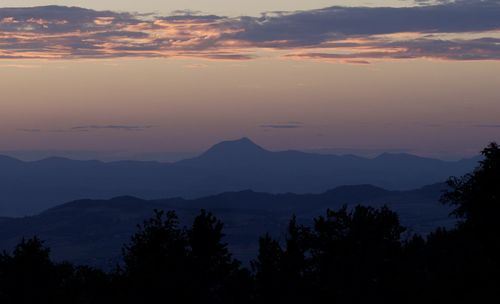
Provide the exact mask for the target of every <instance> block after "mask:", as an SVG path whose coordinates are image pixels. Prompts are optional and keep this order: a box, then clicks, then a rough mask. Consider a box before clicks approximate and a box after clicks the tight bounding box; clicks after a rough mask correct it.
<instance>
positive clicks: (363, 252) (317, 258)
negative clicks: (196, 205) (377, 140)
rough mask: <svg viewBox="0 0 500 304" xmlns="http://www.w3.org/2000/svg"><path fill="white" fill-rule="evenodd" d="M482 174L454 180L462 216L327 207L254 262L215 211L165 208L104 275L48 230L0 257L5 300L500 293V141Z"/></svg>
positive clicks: (265, 246) (266, 241) (309, 299)
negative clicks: (48, 239) (449, 225)
mask: <svg viewBox="0 0 500 304" xmlns="http://www.w3.org/2000/svg"><path fill="white" fill-rule="evenodd" d="M483 155H484V160H483V161H482V162H481V163H480V166H479V167H478V168H477V169H476V170H475V171H474V172H473V173H471V174H469V175H466V176H464V177H461V178H452V179H450V181H449V185H450V187H451V189H452V190H450V191H449V192H448V193H445V194H444V195H443V203H447V204H453V205H456V210H455V212H454V216H457V217H459V218H460V223H459V224H458V225H457V227H456V228H454V229H452V230H444V229H438V230H437V231H435V232H434V233H432V234H430V235H428V236H426V237H425V238H424V237H421V236H418V235H409V233H408V232H407V231H406V229H405V228H404V227H402V226H401V224H400V222H399V219H398V216H397V214H395V213H394V212H392V211H391V210H389V209H388V208H385V207H384V208H380V209H373V208H370V207H363V206H358V207H356V208H354V209H347V208H342V209H340V210H336V211H334V210H328V211H327V212H326V214H325V215H324V216H321V217H318V218H316V219H314V224H313V225H312V226H304V225H300V224H299V223H297V221H296V219H295V218H292V219H291V221H290V223H289V226H288V229H287V233H286V237H284V239H280V240H278V239H275V238H273V237H271V236H269V235H265V236H263V237H261V239H260V241H259V253H258V256H257V257H256V258H255V260H254V261H252V263H251V266H250V267H249V268H245V267H243V266H242V265H241V263H240V262H238V261H237V260H235V259H234V258H233V257H232V255H231V253H230V252H229V250H228V248H227V244H225V243H224V242H223V237H224V235H223V224H222V223H221V222H220V221H219V220H218V219H217V218H216V217H215V216H214V215H213V214H211V213H209V212H206V211H204V210H202V211H201V213H200V214H199V215H198V216H197V217H196V218H195V220H194V222H193V225H192V226H191V227H189V228H181V227H180V226H179V222H178V219H177V216H176V215H175V213H174V212H164V211H155V216H154V217H153V218H151V219H149V220H147V221H145V222H144V223H143V224H142V225H141V226H139V229H138V231H137V233H136V234H135V235H133V236H132V238H131V240H130V242H129V244H127V245H125V246H124V248H123V263H122V264H121V265H120V266H117V268H116V270H115V271H112V272H110V273H105V272H102V271H100V270H97V269H92V268H90V267H82V266H74V265H71V264H69V263H53V262H52V261H51V260H50V256H49V249H48V248H45V247H44V245H43V242H42V241H41V240H39V239H37V238H33V239H29V240H23V241H22V242H21V243H20V244H18V245H17V246H16V248H15V249H14V251H13V252H11V253H6V252H4V253H3V254H1V255H0V303H398V304H399V303H423V302H425V303H438V302H441V303H449V302H452V301H455V302H465V301H470V302H472V303H475V302H487V301H488V302H490V301H491V300H489V299H496V298H498V296H499V294H500V238H499V232H500V218H499V216H500V212H499V211H500V148H499V147H498V145H496V144H491V145H489V146H488V147H487V148H486V149H485V150H484V151H483Z"/></svg>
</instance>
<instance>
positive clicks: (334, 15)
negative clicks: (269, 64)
mask: <svg viewBox="0 0 500 304" xmlns="http://www.w3.org/2000/svg"><path fill="white" fill-rule="evenodd" d="M498 16H500V1H499V0H467V1H465V0H457V1H433V2H432V4H429V3H427V2H426V3H424V4H422V5H416V6H414V7H403V8H390V7H378V8H377V7H376V8H368V7H329V8H324V9H318V10H309V11H299V12H291V13H286V12H282V13H272V14H263V15H262V16H261V17H238V18H228V17H223V16H215V15H199V14H196V13H194V12H189V11H183V12H178V14H177V15H174V16H152V15H137V14H131V13H117V12H112V11H95V10H89V9H83V8H75V7H61V6H46V7H34V8H0V59H1V58H8V59H21V58H46V59H71V58H117V57H196V58H205V59H210V60H248V59H254V58H258V57H259V54H260V52H259V51H260V50H264V51H266V52H269V51H273V50H280V51H285V52H286V54H285V56H286V57H293V58H296V59H316V60H329V61H346V62H351V63H368V62H369V60H375V59H407V58H438V59H445V60H499V59H500V18H499V17H498ZM280 54H282V52H280Z"/></svg>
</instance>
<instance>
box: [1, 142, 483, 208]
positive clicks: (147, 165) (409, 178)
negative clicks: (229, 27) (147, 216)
mask: <svg viewBox="0 0 500 304" xmlns="http://www.w3.org/2000/svg"><path fill="white" fill-rule="evenodd" d="M477 161H478V159H468V160H462V161H456V162H446V161H441V160H435V159H428V158H421V157H417V156H412V155H408V154H383V155H381V156H379V157H377V158H374V159H367V158H361V157H356V156H349V155H348V156H336V155H319V154H309V153H303V152H298V151H283V152H271V151H267V150H265V149H264V148H262V147H260V146H258V145H256V144H255V143H253V142H252V141H250V140H249V139H246V138H243V139H240V140H236V141H229V142H222V143H219V144H217V145H215V146H213V147H212V148H210V149H209V150H208V151H206V152H205V153H203V154H202V155H200V156H199V157H196V158H193V159H188V160H184V161H180V162H177V163H158V162H138V161H122V162H111V163H105V162H100V161H75V160H69V159H64V158H49V159H45V160H41V161H35V162H22V161H19V160H16V159H13V158H8V157H0V216H26V215H33V214H37V213H39V212H41V211H43V210H46V209H48V208H51V207H54V206H57V205H59V204H62V203H64V202H68V201H72V200H75V199H80V198H90V199H101V198H110V197H115V196H120V195H124V194H126V195H132V196H136V197H141V198H145V199H157V198H163V197H185V198H196V197H203V196H207V195H212V194H216V193H222V192H228V191H242V190H245V189H252V190H253V191H258V192H268V193H286V192H293V193H322V192H324V191H327V190H328V189H332V188H334V187H337V186H342V185H359V184H371V185H375V186H377V187H382V188H385V189H391V190H408V189H415V188H419V187H422V186H424V185H429V184H433V183H440V182H443V181H445V180H446V179H447V178H448V177H449V176H459V175H462V174H465V173H466V172H469V171H471V170H472V169H473V168H474V167H475V166H476V165H477Z"/></svg>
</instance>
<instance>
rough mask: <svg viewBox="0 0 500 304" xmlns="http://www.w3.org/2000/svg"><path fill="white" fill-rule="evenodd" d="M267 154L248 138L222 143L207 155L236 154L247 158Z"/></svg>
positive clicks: (209, 150) (212, 148) (211, 149)
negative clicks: (254, 154)
mask: <svg viewBox="0 0 500 304" xmlns="http://www.w3.org/2000/svg"><path fill="white" fill-rule="evenodd" d="M261 152H266V150H265V149H264V148H262V147H261V146H259V145H257V144H256V143H254V142H253V141H252V140H250V139H249V138H248V137H243V138H240V139H237V140H228V141H223V142H220V143H218V144H216V145H214V146H212V147H211V148H210V149H208V151H207V152H205V154H235V153H238V154H240V155H241V156H245V155H248V154H253V153H261Z"/></svg>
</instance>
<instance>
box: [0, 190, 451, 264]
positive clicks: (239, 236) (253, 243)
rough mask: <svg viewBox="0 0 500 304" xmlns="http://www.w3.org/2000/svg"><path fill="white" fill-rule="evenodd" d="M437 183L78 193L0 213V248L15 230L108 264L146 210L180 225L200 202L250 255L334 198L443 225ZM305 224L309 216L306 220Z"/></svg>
mask: <svg viewBox="0 0 500 304" xmlns="http://www.w3.org/2000/svg"><path fill="white" fill-rule="evenodd" d="M444 189H445V185H443V184H437V185H432V186H428V187H424V188H420V189H417V190H411V191H388V190H384V189H381V188H378V187H374V186H370V185H360V186H343V187H338V188H335V189H333V190H330V191H327V192H325V193H322V194H291V193H288V194H268V193H259V192H254V191H249V190H247V191H240V192H229V193H223V194H219V195H214V196H208V197H204V198H198V199H191V200H186V199H182V198H172V199H165V200H142V199H138V198H135V197H130V196H125V197H116V198H113V199H111V200H78V201H73V202H70V203H67V204H64V205H61V206H57V207H55V208H51V209H49V210H47V211H44V212H42V213H40V214H39V215H36V216H31V217H25V218H17V219H5V218H4V219H1V220H0V249H11V248H12V246H14V245H15V244H16V243H17V242H18V241H19V240H20V238H22V237H23V236H26V237H30V236H33V235H38V236H39V237H41V238H42V239H44V240H46V241H47V245H48V246H50V248H52V250H53V252H52V253H53V257H54V258H55V259H56V260H70V261H72V262H76V263H85V264H91V265H97V266H100V267H105V268H106V267H113V266H114V265H115V263H116V262H117V261H118V257H119V255H120V249H121V246H122V245H123V244H124V243H126V242H127V241H128V240H129V237H130V235H131V234H132V233H133V232H134V231H135V229H136V225H137V224H139V223H141V222H142V221H143V220H144V219H146V218H148V217H150V216H151V215H152V214H153V210H154V209H162V210H176V212H177V213H178V215H179V216H180V219H181V223H182V225H188V224H190V221H191V220H192V219H193V218H194V216H195V215H196V214H197V213H198V212H199V210H200V209H202V208H204V209H207V210H210V211H212V212H214V213H215V214H216V216H218V217H219V218H220V219H222V221H223V222H224V223H225V224H226V227H225V233H226V234H227V237H226V241H227V242H228V243H229V244H230V247H231V250H232V251H233V252H234V253H235V255H236V257H237V258H239V259H241V260H243V261H248V260H249V259H250V258H252V257H254V256H255V253H256V250H257V243H258V238H259V236H261V235H263V234H264V233H266V232H269V233H271V234H272V235H275V236H278V237H279V236H280V235H282V233H283V232H284V231H285V227H286V225H287V223H288V220H289V219H290V217H291V216H292V214H296V215H297V217H298V219H299V221H303V222H305V223H306V222H307V221H310V220H311V219H312V218H313V217H315V216H318V215H321V214H323V213H324V212H325V210H326V209H328V208H331V209H337V208H339V207H341V206H342V205H344V204H346V205H348V206H354V205H356V204H363V205H369V206H374V207H377V206H382V205H384V204H387V205H388V206H389V207H390V208H391V209H393V210H395V211H397V212H398V213H399V215H400V217H401V220H402V223H403V224H404V225H406V226H407V227H409V228H410V231H412V232H419V233H423V234H425V233H427V232H430V231H431V230H433V229H434V228H436V227H438V226H450V225H452V224H453V220H451V219H449V218H448V213H449V212H450V209H449V208H448V207H445V206H443V205H441V204H439V203H438V199H439V197H440V196H441V194H442V192H443V190H444ZM307 223H309V222H307Z"/></svg>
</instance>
